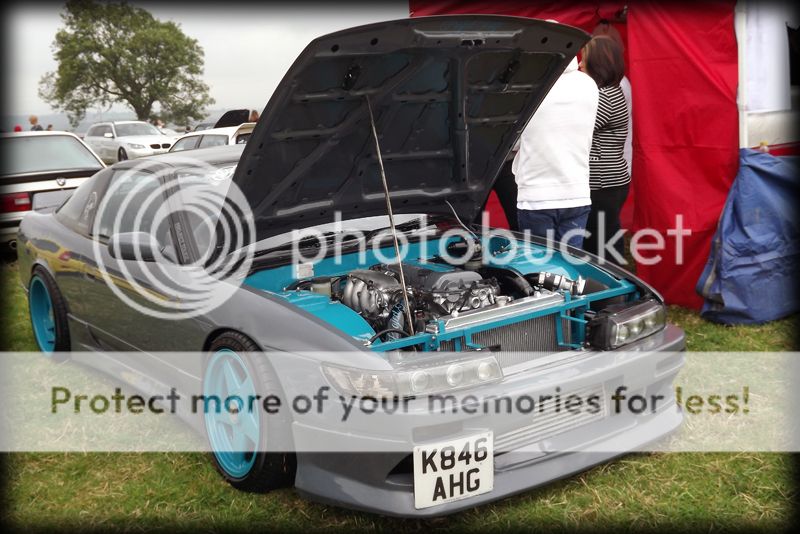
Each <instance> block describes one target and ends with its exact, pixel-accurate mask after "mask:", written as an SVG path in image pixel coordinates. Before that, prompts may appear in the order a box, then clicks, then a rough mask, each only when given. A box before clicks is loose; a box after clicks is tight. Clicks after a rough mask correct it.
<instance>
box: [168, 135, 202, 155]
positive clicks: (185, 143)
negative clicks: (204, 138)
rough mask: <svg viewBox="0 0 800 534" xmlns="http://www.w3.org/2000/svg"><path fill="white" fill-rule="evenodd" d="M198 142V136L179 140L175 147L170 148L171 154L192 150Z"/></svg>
mask: <svg viewBox="0 0 800 534" xmlns="http://www.w3.org/2000/svg"><path fill="white" fill-rule="evenodd" d="M199 140H200V136H199V135H193V136H191V137H184V138H183V139H179V140H178V142H177V143H175V146H174V147H172V152H180V151H182V150H192V149H194V148H195V147H196V146H197V142H198V141H199Z"/></svg>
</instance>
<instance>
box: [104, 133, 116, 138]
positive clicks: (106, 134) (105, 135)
mask: <svg viewBox="0 0 800 534" xmlns="http://www.w3.org/2000/svg"><path fill="white" fill-rule="evenodd" d="M103 137H105V138H106V139H114V134H113V133H111V132H106V133H104V134H103Z"/></svg>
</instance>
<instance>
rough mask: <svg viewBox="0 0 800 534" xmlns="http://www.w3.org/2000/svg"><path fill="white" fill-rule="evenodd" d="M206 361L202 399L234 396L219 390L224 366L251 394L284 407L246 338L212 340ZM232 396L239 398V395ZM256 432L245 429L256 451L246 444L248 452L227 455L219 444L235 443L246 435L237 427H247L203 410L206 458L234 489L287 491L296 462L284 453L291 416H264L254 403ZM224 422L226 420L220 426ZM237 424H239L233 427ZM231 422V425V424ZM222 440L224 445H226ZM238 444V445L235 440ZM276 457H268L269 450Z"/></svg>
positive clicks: (265, 363) (285, 413) (231, 334)
mask: <svg viewBox="0 0 800 534" xmlns="http://www.w3.org/2000/svg"><path fill="white" fill-rule="evenodd" d="M208 352H209V357H208V360H207V361H206V367H205V371H204V373H203V395H205V396H206V398H209V396H210V395H218V396H219V398H226V397H227V396H228V395H232V394H234V392H232V391H230V390H229V389H228V390H227V391H222V390H226V389H227V388H226V386H225V384H224V383H225V382H226V380H225V378H224V375H225V365H228V366H229V368H228V369H227V371H230V370H233V371H234V372H235V373H236V375H237V379H238V380H241V383H242V384H243V386H242V387H245V385H246V384H247V380H248V379H250V380H252V383H253V385H254V386H255V391H257V392H258V393H261V394H262V395H270V394H274V395H277V396H279V397H280V398H281V399H282V402H281V406H282V407H285V406H286V402H285V396H284V395H283V390H282V388H281V385H280V382H279V381H278V379H277V377H276V375H275V371H274V370H273V369H272V366H271V365H270V364H269V362H268V361H267V359H266V356H265V355H264V354H260V353H261V350H260V349H259V347H258V346H257V345H256V344H255V343H254V342H253V341H252V340H250V339H249V338H248V337H247V336H245V335H243V334H241V333H238V332H225V333H223V334H221V335H219V336H217V337H216V338H215V339H214V341H213V342H212V343H211V345H210V347H209V351H208ZM236 394H239V395H241V396H243V397H244V396H245V394H244V393H242V390H241V389H239V390H237V392H236ZM254 411H255V414H256V417H255V421H256V431H255V432H254V431H253V429H252V425H249V428H248V430H249V433H250V435H253V434H255V435H257V436H258V440H259V444H258V447H257V448H256V447H253V446H252V444H253V441H252V440H251V439H249V438H246V437H245V438H243V439H246V440H248V441H249V443H250V446H249V447H248V448H249V449H253V452H241V453H239V452H229V451H225V450H220V449H225V448H227V447H224V445H230V446H234V447H235V445H232V444H233V443H236V440H237V437H241V436H243V435H245V434H247V433H248V432H245V431H244V430H243V428H244V427H245V426H248V425H247V422H246V418H245V417H241V418H239V417H237V418H236V419H232V418H231V416H230V415H228V414H227V413H225V415H224V416H221V415H219V414H215V413H208V412H214V410H213V409H212V410H207V411H206V413H204V414H203V418H204V423H205V429H206V436H207V439H208V442H209V446H210V448H211V458H212V461H213V463H214V466H215V467H216V468H217V471H219V472H220V474H221V475H222V476H223V478H224V479H225V480H226V481H227V482H228V483H229V484H230V485H232V486H233V487H234V488H236V489H239V490H242V491H248V492H257V493H263V492H267V491H270V490H273V489H277V488H281V487H286V486H291V485H292V484H293V483H294V474H295V469H296V458H295V455H294V454H293V453H291V452H286V451H289V450H290V445H291V417H290V416H289V413H288V410H286V409H284V408H281V409H280V410H279V412H278V413H277V414H269V415H268V414H266V413H264V412H263V410H261V409H260V403H256V404H255V410H254ZM224 419H228V421H227V422H226V421H224ZM239 419H241V422H239ZM231 421H233V422H231ZM226 440H227V441H226ZM240 443H242V442H241V441H240ZM276 448H277V452H270V450H275V449H276Z"/></svg>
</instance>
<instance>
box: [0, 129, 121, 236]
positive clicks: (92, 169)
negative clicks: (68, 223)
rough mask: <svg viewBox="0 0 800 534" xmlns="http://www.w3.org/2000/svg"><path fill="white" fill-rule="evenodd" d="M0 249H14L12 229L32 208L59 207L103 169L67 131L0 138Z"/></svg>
mask: <svg viewBox="0 0 800 534" xmlns="http://www.w3.org/2000/svg"><path fill="white" fill-rule="evenodd" d="M0 147H2V148H0V150H2V163H1V164H0V199H1V200H2V210H1V212H0V245H6V244H9V245H10V246H11V247H12V248H14V247H15V245H16V237H17V228H18V227H19V223H20V221H21V220H22V218H23V217H24V216H25V214H27V213H28V212H29V211H31V210H32V209H33V208H34V207H37V208H42V207H47V206H55V205H57V204H60V203H61V202H62V201H63V200H64V198H65V197H66V194H65V192H66V191H71V190H73V189H75V188H76V187H78V186H79V185H81V184H82V183H83V182H84V181H85V180H86V179H87V178H89V177H90V176H92V175H93V174H94V173H96V172H97V171H99V170H100V169H102V168H104V167H105V164H104V163H103V162H102V161H101V160H100V158H99V157H98V156H97V154H95V153H94V152H93V151H92V149H91V148H89V147H88V146H87V145H86V143H84V142H83V141H81V140H80V139H79V138H78V137H77V136H76V135H74V134H71V133H68V132H20V133H13V134H2V136H0Z"/></svg>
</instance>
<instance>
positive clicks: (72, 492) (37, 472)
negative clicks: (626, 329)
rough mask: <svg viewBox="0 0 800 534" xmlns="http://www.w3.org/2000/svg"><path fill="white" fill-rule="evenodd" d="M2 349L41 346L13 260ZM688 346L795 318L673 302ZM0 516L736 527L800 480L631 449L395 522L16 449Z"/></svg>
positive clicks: (782, 337) (163, 525)
mask: <svg viewBox="0 0 800 534" xmlns="http://www.w3.org/2000/svg"><path fill="white" fill-rule="evenodd" d="M0 290H2V292H3V295H4V304H3V317H4V318H5V320H4V321H3V323H2V324H3V327H4V331H3V337H2V339H3V346H2V349H3V350H16V351H29V350H31V351H32V350H36V347H35V344H34V341H33V339H32V337H31V331H30V325H29V321H28V315H27V313H28V311H27V303H26V301H25V299H24V295H23V292H22V290H21V289H20V288H19V286H18V284H17V279H16V265H15V264H13V263H8V262H6V263H4V264H3V265H2V274H0ZM670 320H671V321H672V322H674V323H676V324H678V325H680V326H681V327H683V328H684V329H685V330H686V332H687V336H688V348H689V349H690V350H695V351H702V350H708V351H713V350H719V351H724V350H741V351H777V350H790V349H791V348H792V347H793V344H792V336H793V335H794V331H795V325H794V322H793V321H790V320H784V321H777V322H773V323H770V324H767V325H763V326H757V327H731V328H726V327H723V326H719V325H714V324H711V323H708V322H706V321H703V320H702V319H700V317H699V316H698V315H697V314H696V313H695V312H693V311H689V310H685V309H680V308H674V307H673V308H671V310H670ZM6 458H7V460H8V469H7V473H8V477H7V480H6V481H5V482H6V493H7V498H8V503H7V507H8V508H7V514H8V515H7V518H6V519H7V520H10V521H11V522H13V523H15V524H17V525H19V526H22V525H30V524H33V525H37V526H39V527H50V528H68V529H86V528H94V529H102V530H106V529H115V530H117V529H118V530H173V529H174V528H175V527H178V528H181V529H189V528H191V529H197V530H200V531H212V530H222V529H224V530H237V531H255V530H265V529H275V530H281V531H285V530H292V531H302V532H307V531H314V530H322V529H344V530H354V529H359V530H374V531H388V532H429V531H452V530H458V531H463V530H469V531H475V532H486V531H494V532H500V531H507V530H521V529H529V530H546V531H552V530H575V529H581V530H587V531H589V530H598V529H603V530H606V529H607V530H611V529H613V530H618V531H639V530H642V529H653V528H658V529H659V530H661V529H664V530H666V529H668V528H669V529H671V530H686V529H691V530H699V529H702V530H707V531H713V530H725V531H726V530H731V529H748V530H749V529H758V530H763V531H774V530H776V529H784V528H786V527H787V526H788V524H789V520H790V516H791V512H792V510H791V505H792V501H793V498H794V492H795V489H794V488H795V486H794V484H793V482H792V476H791V475H792V466H791V459H790V457H789V456H788V455H782V454H764V453H746V454H745V453H741V454H718V453H714V454H711V453H707V454H699V453H692V454H687V453H683V454H632V455H628V456H626V457H624V458H622V459H619V460H617V461H614V462H610V463H608V464H605V465H602V466H599V467H596V468H594V469H592V470H590V471H588V472H585V473H582V474H580V475H575V476H572V477H570V478H568V479H565V480H562V481H560V482H556V483H554V484H551V485H548V486H546V487H544V488H540V489H536V490H532V491H529V492H527V493H524V494H522V495H519V496H517V497H513V498H509V499H505V500H503V501H500V502H498V503H496V504H492V505H485V506H481V507H479V508H474V509H471V510H468V511H465V512H463V513H460V514H457V515H455V516H450V517H446V518H441V519H437V520H430V521H420V520H394V519H389V518H383V517H378V516H374V515H368V514H362V513H357V512H350V511H346V510H341V509H338V508H335V507H330V506H323V505H319V504H315V503H312V502H308V501H306V500H303V499H301V498H300V497H299V496H297V495H296V493H295V492H294V491H293V490H290V489H286V490H281V491H276V492H273V493H269V494H265V495H253V494H245V493H240V492H237V491H235V490H233V489H231V488H230V487H229V486H228V485H227V484H225V483H224V482H223V481H222V479H221V478H220V477H219V476H218V475H217V474H216V472H215V471H214V470H213V468H212V466H211V464H210V462H209V461H208V459H207V458H206V456H205V455H203V454H98V453H93V454H11V455H8V456H7V457H6Z"/></svg>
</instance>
